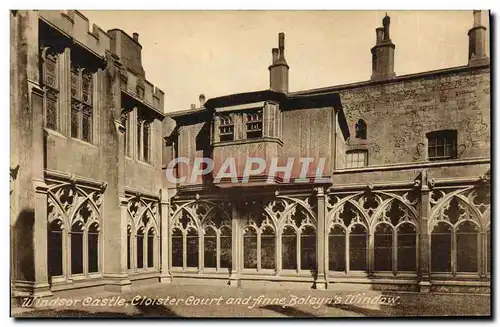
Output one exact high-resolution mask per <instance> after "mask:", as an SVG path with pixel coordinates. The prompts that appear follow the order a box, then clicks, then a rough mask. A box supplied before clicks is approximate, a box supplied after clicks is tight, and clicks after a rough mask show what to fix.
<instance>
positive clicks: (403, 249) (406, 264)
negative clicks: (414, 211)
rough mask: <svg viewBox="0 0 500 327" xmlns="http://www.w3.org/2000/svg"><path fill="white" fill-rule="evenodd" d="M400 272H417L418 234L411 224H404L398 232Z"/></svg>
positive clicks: (398, 268)
mask: <svg viewBox="0 0 500 327" xmlns="http://www.w3.org/2000/svg"><path fill="white" fill-rule="evenodd" d="M397 239H398V248H397V252H398V267H397V270H398V271H416V270H417V267H416V264H417V234H416V230H415V227H414V226H413V225H411V224H402V225H401V226H399V228H398V231H397Z"/></svg>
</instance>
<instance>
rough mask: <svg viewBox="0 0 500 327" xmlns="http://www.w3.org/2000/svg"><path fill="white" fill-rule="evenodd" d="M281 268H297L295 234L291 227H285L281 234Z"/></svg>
mask: <svg viewBox="0 0 500 327" xmlns="http://www.w3.org/2000/svg"><path fill="white" fill-rule="evenodd" d="M282 243H283V245H282V258H283V269H297V234H296V232H295V229H293V228H292V227H285V229H284V230H283V236H282Z"/></svg>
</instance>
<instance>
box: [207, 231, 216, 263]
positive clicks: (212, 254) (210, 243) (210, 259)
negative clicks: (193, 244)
mask: <svg viewBox="0 0 500 327" xmlns="http://www.w3.org/2000/svg"><path fill="white" fill-rule="evenodd" d="M204 242H205V244H204V246H205V250H204V257H205V258H204V264H205V267H207V268H216V267H217V236H216V234H215V231H214V230H213V229H212V228H207V229H206V230H205V236H204Z"/></svg>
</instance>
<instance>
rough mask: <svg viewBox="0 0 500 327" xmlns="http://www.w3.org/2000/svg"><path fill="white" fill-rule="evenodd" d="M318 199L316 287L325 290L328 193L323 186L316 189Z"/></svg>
mask: <svg viewBox="0 0 500 327" xmlns="http://www.w3.org/2000/svg"><path fill="white" fill-rule="evenodd" d="M316 191H317V193H316V200H317V206H316V207H317V216H316V219H317V230H316V264H317V277H316V281H315V288H316V289H320V290H324V289H326V287H327V281H326V273H325V261H326V260H325V254H326V242H325V238H326V235H327V232H326V203H325V201H326V199H325V198H326V195H325V193H324V188H323V187H318V188H317V189H316Z"/></svg>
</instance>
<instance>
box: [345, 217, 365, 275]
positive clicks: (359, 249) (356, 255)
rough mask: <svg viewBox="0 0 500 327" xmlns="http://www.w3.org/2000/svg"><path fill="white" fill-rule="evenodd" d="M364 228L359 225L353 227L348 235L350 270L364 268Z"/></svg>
mask: <svg viewBox="0 0 500 327" xmlns="http://www.w3.org/2000/svg"><path fill="white" fill-rule="evenodd" d="M366 238H367V233H366V229H365V228H364V227H363V226H361V225H356V226H354V227H353V229H352V231H351V234H350V235H349V247H350V248H349V259H350V260H349V263H350V270H363V271H364V270H366V241H367V240H366Z"/></svg>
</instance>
